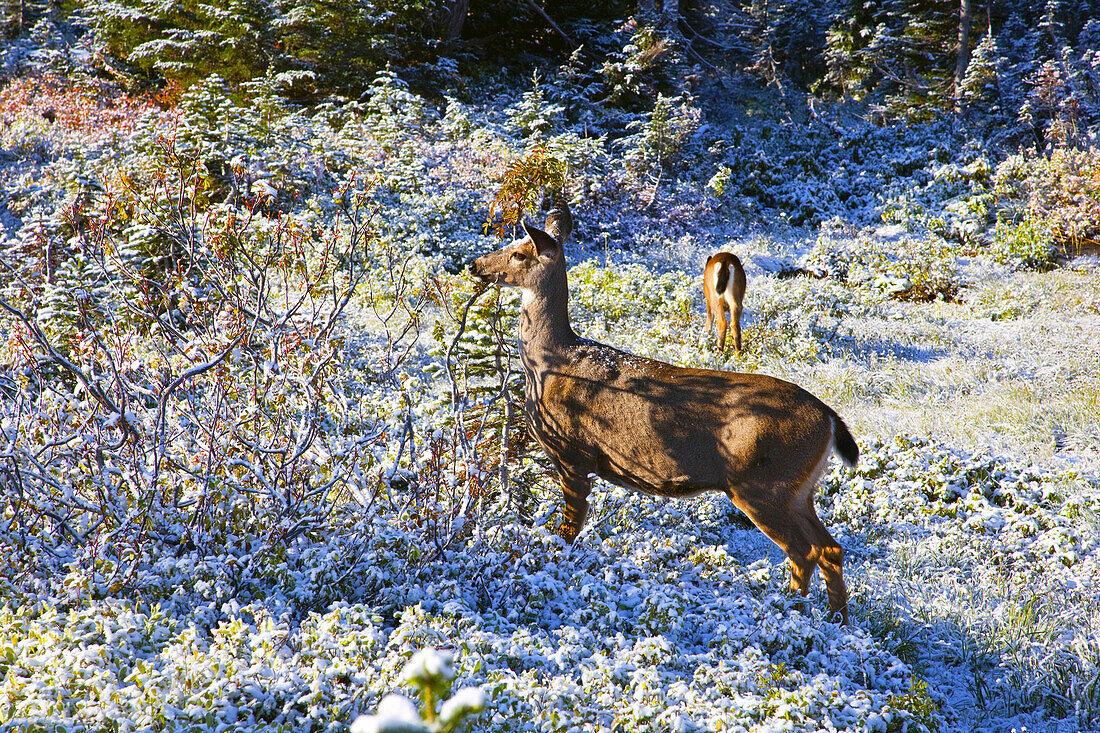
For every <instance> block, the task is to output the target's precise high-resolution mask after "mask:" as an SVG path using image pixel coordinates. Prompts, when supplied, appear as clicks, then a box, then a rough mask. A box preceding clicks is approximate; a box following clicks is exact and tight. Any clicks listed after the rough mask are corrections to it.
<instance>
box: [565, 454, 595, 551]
mask: <svg viewBox="0 0 1100 733" xmlns="http://www.w3.org/2000/svg"><path fill="white" fill-rule="evenodd" d="M558 480H560V481H561V491H562V496H563V497H564V498H565V509H564V517H563V519H562V523H561V526H560V527H559V528H558V534H559V535H561V536H562V537H563V538H564V539H565V541H566V542H572V541H573V540H575V539H576V538H577V535H578V534H579V533H580V531H581V527H583V526H584V518H585V517H586V516H588V494H589V492H591V491H592V480H591V479H589V478H588V476H587V475H579V476H578V475H576V474H573V473H570V472H567V471H561V470H559V471H558Z"/></svg>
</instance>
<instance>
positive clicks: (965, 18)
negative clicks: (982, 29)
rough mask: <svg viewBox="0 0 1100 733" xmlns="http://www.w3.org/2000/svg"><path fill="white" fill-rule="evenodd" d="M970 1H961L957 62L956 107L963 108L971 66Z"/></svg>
mask: <svg viewBox="0 0 1100 733" xmlns="http://www.w3.org/2000/svg"><path fill="white" fill-rule="evenodd" d="M970 21H971V15H970V0H959V55H958V58H957V60H956V62H955V106H956V108H959V107H961V106H962V92H963V80H964V79H965V78H966V68H967V66H969V65H970Z"/></svg>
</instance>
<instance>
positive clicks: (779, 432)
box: [469, 201, 859, 624]
mask: <svg viewBox="0 0 1100 733" xmlns="http://www.w3.org/2000/svg"><path fill="white" fill-rule="evenodd" d="M522 226H523V233H524V236H523V237H521V238H520V239H516V240H514V241H512V242H511V243H510V244H508V245H506V246H504V247H503V248H501V249H499V250H497V251H495V252H492V253H490V254H486V255H483V256H481V257H477V258H476V259H474V260H473V261H472V262H470V263H469V272H470V274H471V275H472V276H473V277H474V278H476V279H477V280H478V281H480V282H481V283H482V284H494V285H497V286H506V287H513V288H518V289H519V290H520V293H521V306H520V314H519V350H520V360H521V362H522V366H523V372H524V376H525V387H524V391H525V405H524V410H525V414H526V417H527V426H528V430H529V432H530V434H531V436H532V437H533V438H534V439H535V441H536V442H537V443H538V444H539V445H540V446H541V447H542V449H543V450H544V451H545V452H546V454H547V456H548V457H549V459H550V463H551V465H552V467H553V469H554V471H555V473H556V474H557V479H558V481H559V483H560V485H561V490H562V495H563V499H564V509H563V520H562V522H561V524H560V526H559V527H558V532H559V534H560V535H561V536H562V538H563V539H564V540H565V541H566V542H567V543H570V544H571V543H572V542H573V541H574V540H575V539H576V537H577V535H578V534H579V533H580V531H581V528H582V527H583V526H584V522H585V518H586V516H587V514H588V497H589V494H590V492H591V490H592V483H593V477H599V478H601V479H603V480H605V481H607V482H609V483H611V484H614V485H617V486H622V487H625V488H628V489H633V490H636V491H641V492H644V493H647V494H650V495H655V496H662V497H692V496H697V495H699V494H701V493H703V492H709V491H718V492H722V493H724V494H725V495H726V496H727V497H729V499H730V500H731V501H732V502H733V504H734V506H736V507H737V508H738V509H739V510H741V512H743V513H744V514H745V515H746V516H747V517H748V518H749V519H750V520H751V521H752V523H753V524H754V525H756V527H757V528H758V529H760V531H762V532H763V533H764V535H766V536H767V537H768V538H769V539H771V540H772V541H773V542H774V543H775V544H776V545H778V546H779V547H780V549H782V550H783V552H784V553H785V555H786V557H787V561H788V564H789V566H790V570H791V578H790V590H791V592H792V593H798V594H800V595H801V596H802V597H806V596H807V595H808V594H809V583H810V579H811V576H812V575H813V573H814V570H815V568H820V570H821V574H822V577H823V580H824V583H825V587H826V591H827V594H828V600H829V617H830V618H836V616H837V615H839V616H840V618H841V622H842V623H845V624H846V623H847V622H848V590H847V587H846V586H845V584H844V575H843V562H844V550H843V548H841V546H840V545H839V544H838V543H837V542H836V540H834V539H833V537H832V535H830V534H829V531H828V530H827V529H826V528H825V525H824V524H823V523H822V522H821V520H820V519H819V518H818V516H817V512H816V511H815V509H814V493H815V489H816V487H817V484H818V482H819V481H820V479H821V476H822V474H823V473H824V471H825V469H826V467H827V465H828V463H829V459H830V457H831V454H832V452H833V450H834V449H835V450H836V452H837V453H839V455H840V458H841V459H842V460H843V461H844V462H845V463H846V464H847V465H849V466H852V467H854V466H855V465H856V462H857V461H858V459H859V448H858V447H857V445H856V442H855V440H854V439H853V437H852V434H851V433H850V432H849V431H848V427H847V426H846V425H845V423H844V421H843V420H842V419H841V418H840V416H839V415H837V413H836V412H835V411H834V410H833V409H832V408H830V407H828V406H827V405H826V404H825V403H823V402H822V401H821V400H819V399H818V398H817V397H815V396H814V395H812V394H810V393H809V392H807V391H806V390H804V389H802V388H801V387H799V386H797V385H795V384H792V383H791V382H787V381H784V380H781V379H778V378H775V377H771V376H767V375H763V374H753V373H748V374H740V373H736V372H726V371H717V370H710V369H695V368H684V367H677V366H674V365H672V364H667V363H665V362H662V361H658V360H655V359H650V358H645V357H641V356H635V355H633V354H630V353H627V352H625V351H620V350H619V349H616V348H614V347H612V346H607V345H605V344H601V343H598V342H596V341H592V340H589V339H586V338H582V337H580V336H578V335H577V334H576V333H575V332H574V331H573V327H572V326H571V324H570V321H569V310H568V302H569V289H568V280H567V276H566V270H567V265H566V260H565V251H564V245H565V242H566V241H567V240H568V238H569V235H570V233H571V232H572V229H573V220H572V216H571V214H570V211H569V207H568V205H567V204H566V203H565V202H564V201H559V202H556V205H555V208H554V209H552V210H551V211H550V212H549V214H548V215H547V218H546V222H545V224H544V227H543V228H542V229H539V228H538V227H537V226H534V225H532V224H530V223H528V222H527V221H523V222H522ZM800 603H801V601H800Z"/></svg>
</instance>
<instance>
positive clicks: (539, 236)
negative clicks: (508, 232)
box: [523, 222, 561, 258]
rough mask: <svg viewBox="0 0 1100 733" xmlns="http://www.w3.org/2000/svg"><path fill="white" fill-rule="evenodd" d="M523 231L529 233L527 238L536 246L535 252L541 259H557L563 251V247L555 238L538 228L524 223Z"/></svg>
mask: <svg viewBox="0 0 1100 733" xmlns="http://www.w3.org/2000/svg"><path fill="white" fill-rule="evenodd" d="M523 231H525V232H527V236H529V237H530V238H531V241H532V242H533V243H534V244H535V252H537V253H538V256H539V257H540V258H542V257H551V258H552V257H556V256H557V254H558V252H559V251H560V250H561V247H560V246H559V245H558V243H557V242H556V241H555V240H554V238H553V237H551V236H550V235H549V234H547V233H546V232H544V231H543V230H541V229H539V228H538V227H534V226H531V225H530V224H528V223H527V222H523Z"/></svg>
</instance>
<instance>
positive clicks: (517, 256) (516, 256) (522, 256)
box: [512, 252, 527, 262]
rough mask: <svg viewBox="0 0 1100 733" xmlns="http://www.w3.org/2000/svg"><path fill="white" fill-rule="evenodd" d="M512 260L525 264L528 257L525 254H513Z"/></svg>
mask: <svg viewBox="0 0 1100 733" xmlns="http://www.w3.org/2000/svg"><path fill="white" fill-rule="evenodd" d="M512 259H513V260H515V261H516V262H523V261H524V260H525V259H527V255H525V254H523V253H522V252H513V253H512Z"/></svg>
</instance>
